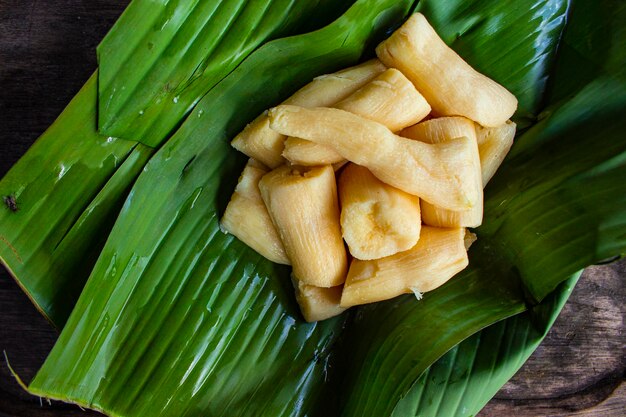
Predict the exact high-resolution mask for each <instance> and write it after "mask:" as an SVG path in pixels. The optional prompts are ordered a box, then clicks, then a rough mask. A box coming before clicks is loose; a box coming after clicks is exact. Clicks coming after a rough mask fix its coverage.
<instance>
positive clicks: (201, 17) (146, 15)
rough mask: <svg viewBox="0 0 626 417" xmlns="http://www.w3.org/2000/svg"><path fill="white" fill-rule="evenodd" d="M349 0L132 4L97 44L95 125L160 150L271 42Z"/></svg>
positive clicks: (319, 20)
mask: <svg viewBox="0 0 626 417" xmlns="http://www.w3.org/2000/svg"><path fill="white" fill-rule="evenodd" d="M350 3H351V2H350V1H341V2H337V1H332V0H222V1H215V0H191V1H190V0H158V1H154V0H134V1H133V2H131V3H130V5H129V6H128V8H127V9H126V10H125V11H124V13H123V14H122V16H121V17H120V19H119V20H118V21H117V23H116V24H115V26H113V28H112V29H111V31H110V32H109V34H108V35H107V36H106V37H105V38H104V39H103V40H102V43H101V44H100V45H99V46H98V64H99V78H98V82H99V87H98V105H99V108H98V127H99V130H100V132H101V133H102V134H103V135H107V136H116V137H121V138H126V139H133V140H139V141H141V142H143V143H145V144H147V145H149V146H152V147H155V146H158V145H159V144H161V143H162V142H163V140H165V139H166V138H167V137H168V136H169V135H170V133H171V132H172V131H173V130H174V129H175V128H176V127H177V126H179V125H180V123H181V121H182V120H183V119H184V118H185V116H186V115H187V114H188V113H189V112H190V111H191V109H192V108H193V107H194V106H195V104H196V103H197V102H198V100H200V99H201V98H202V96H204V95H205V94H206V93H207V91H209V90H210V89H211V88H212V87H213V86H214V85H215V84H217V83H218V82H219V81H220V80H221V79H222V78H224V77H225V76H226V75H227V74H228V73H229V72H231V71H232V70H233V69H234V68H235V67H236V66H237V65H238V64H239V63H240V62H241V61H242V60H243V59H244V58H245V57H246V56H248V55H249V54H250V53H251V52H252V51H253V50H254V49H256V48H257V47H258V46H259V45H261V44H262V43H263V42H266V41H267V40H268V39H272V38H276V37H279V36H285V35H288V34H290V33H293V32H294V30H296V29H297V31H298V33H304V32H306V31H308V30H311V29H313V28H315V27H318V28H319V27H322V26H323V25H324V24H326V23H329V22H330V21H332V19H333V18H335V17H337V16H339V15H340V14H341V12H343V11H344V10H345V9H346V8H347V6H349V4H350Z"/></svg>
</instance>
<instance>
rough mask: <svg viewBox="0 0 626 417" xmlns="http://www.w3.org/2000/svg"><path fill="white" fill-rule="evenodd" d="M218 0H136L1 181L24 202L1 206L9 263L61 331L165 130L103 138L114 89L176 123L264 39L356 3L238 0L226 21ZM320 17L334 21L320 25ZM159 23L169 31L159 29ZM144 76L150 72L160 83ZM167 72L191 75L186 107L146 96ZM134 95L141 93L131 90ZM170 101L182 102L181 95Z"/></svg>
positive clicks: (227, 9)
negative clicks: (102, 122)
mask: <svg viewBox="0 0 626 417" xmlns="http://www.w3.org/2000/svg"><path fill="white" fill-rule="evenodd" d="M218 3H220V2H214V1H200V2H198V1H195V2H188V1H182V2H181V1H159V2H158V3H157V4H155V2H154V1H144V0H135V1H133V2H132V3H131V4H130V5H129V7H128V8H127V10H126V11H125V12H124V14H123V16H122V17H121V19H120V20H119V21H118V22H117V24H116V25H115V26H114V28H113V29H112V30H111V32H110V33H109V34H108V35H107V37H106V38H105V40H104V41H103V42H102V44H101V45H100V47H99V56H100V61H101V68H100V70H99V71H98V72H97V74H94V75H93V76H92V77H91V78H90V79H89V81H88V82H87V83H86V84H85V86H84V87H83V88H82V89H81V91H80V92H79V93H78V95H77V96H76V97H75V98H74V99H73V100H72V102H71V103H70V104H69V105H68V107H67V108H66V109H65V110H64V111H63V113H62V114H61V115H60V116H59V118H58V119H57V120H56V121H55V122H54V124H53V125H52V126H51V127H50V128H49V129H48V130H47V131H46V132H45V133H44V134H43V135H42V136H41V137H40V138H39V139H38V140H37V142H36V143H35V145H34V146H33V147H32V148H31V149H30V150H29V151H28V152H27V153H26V155H24V156H23V157H22V158H21V159H20V161H19V162H18V163H17V164H16V165H15V166H14V167H12V169H11V170H10V171H9V172H8V173H7V175H6V176H5V177H4V178H3V179H2V181H0V197H6V198H11V199H14V200H15V201H16V204H17V207H18V210H17V211H13V210H9V209H7V208H4V209H2V210H0V261H1V262H2V263H3V264H4V265H5V267H6V268H7V269H8V270H9V272H10V273H11V274H12V275H13V276H14V277H15V279H16V281H17V283H18V284H19V285H20V286H21V287H22V289H23V290H24V291H25V293H26V294H27V295H28V297H29V298H30V299H31V300H32V301H33V303H34V304H35V306H36V307H37V308H38V309H39V310H40V311H41V312H42V314H44V316H46V317H47V318H48V320H50V321H51V322H52V324H53V325H55V326H56V327H57V328H62V327H63V325H64V324H65V322H66V320H67V318H68V317H69V314H70V312H71V311H72V308H73V307H74V305H75V304H76V300H77V299H78V296H79V295H80V292H81V290H82V289H83V287H84V284H85V281H86V280H87V277H88V276H89V273H90V272H91V270H92V269H93V266H94V264H95V261H96V259H97V258H98V255H99V254H100V251H101V250H102V247H103V245H104V242H105V240H106V238H107V236H108V233H109V231H110V230H111V227H112V225H113V223H114V221H115V219H116V217H117V215H118V213H119V210H120V208H121V206H122V204H123V202H124V200H125V198H126V196H127V194H128V192H129V190H130V188H131V186H132V184H133V182H134V180H135V179H136V177H137V176H138V175H139V173H140V172H141V169H142V168H143V167H144V165H145V164H146V162H147V161H148V159H149V158H150V156H151V155H152V154H153V153H154V149H152V148H150V147H148V146H146V145H143V144H142V143H139V142H143V143H150V144H153V145H156V144H159V143H160V142H161V141H162V139H163V138H164V136H160V137H158V138H157V136H155V135H154V134H155V130H154V128H150V130H149V131H142V132H141V134H139V133H137V136H130V137H129V139H133V140H132V141H131V140H123V139H118V138H116V137H115V135H100V134H98V132H97V130H96V128H97V121H98V116H102V114H103V111H106V109H107V108H108V107H106V106H105V105H104V104H103V102H102V101H101V98H102V94H103V91H105V93H106V94H109V95H112V97H113V99H114V100H113V101H112V102H111V103H113V104H111V105H114V104H115V103H118V104H119V103H121V101H122V100H123V101H124V103H126V104H128V105H130V106H132V105H134V104H137V105H141V106H142V108H145V114H144V115H143V116H142V117H145V119H142V120H144V121H145V120H148V119H149V118H150V117H153V115H152V114H153V113H152V112H153V110H152V109H153V108H152V107H150V106H148V104H149V103H153V104H154V106H155V107H154V109H156V108H159V109H161V110H163V109H166V114H165V115H163V114H161V113H158V116H154V117H155V118H156V119H155V120H158V121H167V123H170V125H171V126H170V128H171V127H173V126H174V125H176V124H177V123H178V122H179V121H180V120H181V118H182V117H183V116H184V113H185V112H186V111H188V107H189V106H191V105H192V104H193V103H195V102H196V101H197V99H198V98H199V97H200V96H198V97H196V98H193V100H192V98H191V97H192V96H193V94H204V93H205V92H206V91H208V89H209V88H210V87H212V86H213V85H214V84H216V83H217V81H219V79H220V77H223V76H225V75H226V74H227V73H228V72H229V71H230V70H231V69H232V68H233V66H234V65H236V63H238V62H239V61H241V59H243V58H244V57H245V56H246V55H247V54H249V53H250V51H251V50H252V49H254V48H255V47H256V46H257V45H258V44H259V43H260V42H262V41H263V40H265V39H266V38H268V37H272V36H276V35H277V34H279V33H284V32H289V31H294V30H296V28H297V29H298V30H301V31H304V30H306V28H307V27H310V26H311V25H321V22H323V21H324V19H328V18H329V17H331V16H333V15H334V14H336V13H338V11H341V10H343V9H344V8H345V7H346V6H345V4H343V3H341V4H339V3H336V2H331V1H329V0H323V1H318V0H306V1H298V2H297V4H296V2H294V1H284V0H280V1H278V0H277V1H274V2H258V1H252V2H247V3H246V2H244V3H246V4H240V3H242V2H235V1H230V2H221V5H220V6H219V11H218V12H216V13H215V14H210V13H208V14H207V13H206V12H207V7H212V6H211V4H212V5H214V6H216V5H217V4H218ZM235 6H236V7H235ZM261 6H262V7H261ZM266 6H267V7H266ZM318 14H323V15H324V16H322V17H321V18H319V19H318V18H317V17H318V16H317V15H318ZM231 15H232V16H236V17H237V19H236V20H235V21H233V25H232V26H231V27H230V29H231V30H228V31H227V32H226V33H224V37H223V39H222V38H220V37H216V36H215V33H214V32H215V31H218V32H219V31H224V30H225V29H227V28H226V26H225V25H224V21H223V19H225V18H227V17H228V16H231ZM168 16H169V18H168ZM232 16H231V17H232ZM311 17H315V19H310V18H311ZM155 19H156V20H155ZM159 19H161V21H160V22H161V23H160V25H165V26H164V28H163V29H162V30H161V29H159V28H160V27H161V26H159V28H156V29H155V28H154V27H153V24H156V22H157V21H159ZM168 19H169V20H168ZM229 19H230V18H229ZM231 20H232V19H231ZM166 21H167V24H166ZM200 21H201V22H202V25H200V26H198V24H199V23H200ZM138 22H139V23H138ZM254 22H256V26H254V25H252V23H254ZM246 25H252V26H250V27H248V26H246ZM242 27H245V28H246V29H245V30H243V29H242ZM157 29H158V30H157ZM139 30H141V31H140V32H138V31H139ZM194 31H196V32H197V33H196V32H194ZM194 33H196V34H197V35H198V36H195V35H194ZM189 36H194V39H195V42H193V43H192V44H191V45H188V48H183V46H184V45H182V44H181V42H186V41H187V40H189V39H190V38H189ZM131 40H132V41H131ZM133 42H138V43H133ZM142 42H143V43H142ZM149 45H153V46H149ZM209 46H211V48H209ZM206 48H209V49H206ZM156 51H159V54H156ZM208 51H210V53H209V52H208ZM145 54H148V56H146V55H145ZM172 54H173V55H172ZM192 56H193V57H195V58H194V59H196V60H202V65H204V67H202V68H203V69H202V72H201V74H200V73H199V72H197V71H199V70H200V66H198V67H197V68H196V67H195V66H193V67H189V65H190V64H193V63H194V62H196V61H193V60H192V59H191V57H192ZM225 56H228V57H229V58H228V59H226V58H225ZM180 60H183V61H184V65H183V64H180V62H179V61H180ZM196 64H197V65H200V61H198V62H196ZM196 64H194V65H196ZM143 70H145V71H143ZM146 71H147V72H146ZM194 71H196V72H194ZM200 75H201V76H200ZM143 77H150V78H149V80H150V81H149V83H150V84H149V85H148V84H145V82H148V78H145V79H144V78H143ZM155 77H156V78H155ZM158 77H165V78H164V79H165V80H166V81H163V84H167V85H169V86H172V88H173V87H175V86H177V85H178V84H175V80H178V81H177V82H181V83H182V82H183V81H181V80H183V79H186V80H187V81H186V82H187V83H188V85H187V86H186V87H184V86H182V84H181V86H180V88H182V89H184V90H185V92H184V94H183V93H181V97H180V101H178V100H177V101H178V103H179V104H180V106H179V107H177V108H176V109H180V108H182V107H185V109H186V110H184V111H183V112H180V111H177V110H176V109H174V110H171V109H169V107H168V106H169V104H165V103H164V102H162V101H161V102H160V103H161V104H158V103H157V101H159V100H161V99H163V97H162V96H161V95H159V94H160V93H159V92H158V91H157V92H156V93H155V92H154V91H152V90H150V91H147V90H146V89H148V90H149V89H150V88H149V87H150V86H152V87H154V86H155V85H157V83H158V82H160V81H158V80H157V78H158ZM168 77H169V78H168ZM185 77H186V78H185ZM158 79H159V80H160V78H158ZM192 79H193V81H192ZM144 81H145V82H144ZM169 88H170V87H168V89H169ZM176 88H178V87H176ZM175 90H176V89H175V88H173V89H172V91H169V92H168V94H169V93H170V92H175ZM116 91H117V93H116ZM131 91H133V93H132V96H129V95H127V94H126V93H130V92H131ZM176 91H177V90H176ZM153 93H154V94H157V93H159V94H157V95H156V96H155V95H154V94H153ZM98 94H99V95H98ZM176 94H178V93H176ZM129 97H132V99H131V100H130V101H129V102H128V103H127V102H126V100H127V99H128V98H129ZM174 97H176V96H174ZM118 99H119V100H118ZM142 100H143V101H142ZM145 100H148V101H145ZM167 101H168V103H170V104H172V97H170V96H168V97H167ZM192 102H193V103H192ZM146 103H148V104H146ZM126 104H124V106H126ZM98 105H99V107H98ZM107 105H108V104H107ZM115 105H117V104H115ZM120 105H121V104H120ZM103 106H104V107H103ZM112 108H113V107H111V109H112ZM115 108H116V109H118V107H115ZM124 108H125V109H128V107H124ZM103 109H104V110H103ZM161 110H159V111H161ZM142 111H143V110H142ZM138 112H139V110H137V113H136V114H138ZM176 118H178V119H176ZM142 126H143V125H142ZM168 131H169V130H168ZM148 132H149V133H148ZM162 133H163V132H162ZM163 134H164V133H163ZM157 139H158V140H157Z"/></svg>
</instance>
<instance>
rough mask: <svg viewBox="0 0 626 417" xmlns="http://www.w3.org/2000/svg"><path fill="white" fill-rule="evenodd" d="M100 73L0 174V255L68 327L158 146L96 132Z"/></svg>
mask: <svg viewBox="0 0 626 417" xmlns="http://www.w3.org/2000/svg"><path fill="white" fill-rule="evenodd" d="M96 99H97V75H96V74H94V75H92V76H91V78H90V79H89V80H88V81H87V83H86V84H85V86H84V87H83V88H82V89H81V91H80V92H79V93H78V94H77V95H76V97H74V99H73V100H72V101H71V102H70V104H69V105H68V106H67V108H66V109H65V110H64V111H63V113H62V114H61V115H60V116H59V118H58V119H57V120H56V121H55V122H54V123H53V124H52V126H50V128H48V130H47V131H46V132H45V133H44V134H43V135H42V136H41V137H40V138H39V139H38V140H37V142H35V144H34V145H33V146H32V147H31V148H30V149H29V151H28V152H27V153H26V155H24V156H23V157H22V158H21V159H20V161H19V162H18V163H17V164H16V165H14V166H13V167H12V168H11V169H10V170H9V172H8V173H7V174H6V176H5V177H4V178H3V179H2V181H0V196H3V197H6V196H10V197H12V198H13V199H14V200H15V203H16V206H17V207H16V210H10V209H8V208H7V207H3V208H2V210H0V261H1V262H2V264H4V266H5V267H6V268H7V270H8V271H9V273H10V274H12V275H13V276H14V277H15V279H16V281H17V283H18V284H19V285H20V286H21V287H22V289H23V290H24V292H25V293H26V294H27V295H28V296H29V297H30V298H31V300H32V301H33V303H34V304H35V306H36V307H37V308H38V309H39V310H40V311H41V312H42V314H43V315H44V316H45V317H46V318H48V320H50V321H51V322H52V323H53V324H54V325H56V326H57V327H62V326H63V324H64V323H65V321H66V320H67V318H68V317H69V315H70V312H71V311H72V309H73V308H74V305H75V304H76V300H77V299H78V296H79V295H80V292H81V290H82V288H83V285H84V283H85V281H86V280H87V277H88V276H89V273H90V272H91V269H92V268H93V265H94V263H95V261H96V259H97V257H98V255H99V253H100V250H101V249H102V247H103V246H104V241H105V239H106V236H107V235H108V231H109V230H110V229H111V227H112V226H113V223H114V222H115V218H116V216H117V213H118V212H119V209H120V208H121V207H122V204H123V203H124V200H125V198H126V195H127V194H128V191H129V190H130V187H131V185H132V183H133V181H134V180H135V178H136V177H137V176H138V175H139V172H140V171H141V169H142V168H143V165H144V164H145V163H146V162H147V160H148V158H149V157H150V155H151V154H152V152H153V151H152V150H151V149H150V148H148V147H146V146H144V145H142V144H139V143H137V142H133V141H127V140H123V139H117V138H113V137H108V138H107V137H103V136H100V135H98V133H97V132H96Z"/></svg>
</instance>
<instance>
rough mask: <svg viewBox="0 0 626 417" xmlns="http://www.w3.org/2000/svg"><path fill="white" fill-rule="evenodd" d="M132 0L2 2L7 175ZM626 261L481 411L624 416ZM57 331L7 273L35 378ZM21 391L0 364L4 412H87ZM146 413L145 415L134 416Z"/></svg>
mask: <svg viewBox="0 0 626 417" xmlns="http://www.w3.org/2000/svg"><path fill="white" fill-rule="evenodd" d="M127 3H128V0H48V1H37V0H0V175H4V174H5V173H6V171H8V169H9V168H10V166H11V165H12V164H14V163H15V162H16V161H17V159H18V158H19V157H20V156H21V155H22V154H23V153H24V152H25V151H26V150H27V149H28V147H29V146H30V145H31V144H32V143H33V142H34V140H35V139H36V138H37V137H38V136H39V135H40V134H41V133H42V132H43V131H44V130H45V129H46V127H48V126H49V125H50V124H51V123H52V121H53V120H54V119H55V118H56V116H57V115H58V114H59V113H60V112H61V110H62V109H63V108H64V107H65V105H66V104H67V103H68V102H69V100H70V99H71V97H72V96H73V95H74V94H75V93H76V92H77V91H78V89H79V88H80V86H81V85H82V84H83V83H84V82H85V81H86V80H87V78H88V77H89V76H90V75H91V73H92V72H93V71H94V69H95V68H96V59H95V47H96V45H97V43H98V42H99V41H100V39H101V38H102V37H103V36H104V34H105V33H106V31H107V30H108V29H109V28H110V26H111V25H112V24H113V22H114V21H115V19H116V18H117V17H118V16H119V14H120V13H121V12H122V10H123V8H124V7H125V5H126V4H127ZM625 278H626V261H622V262H619V263H615V264H611V265H608V266H597V267H592V268H589V269H588V270H587V271H586V273H585V275H584V277H583V278H582V279H581V282H580V283H579V285H578V286H577V288H576V289H575V291H574V294H573V295H572V298H571V300H570V302H569V303H568V304H567V306H566V308H565V309H564V311H563V313H562V315H561V316H560V317H559V319H558V320H557V323H556V325H555V327H554V328H553V330H552V331H551V332H550V334H549V336H548V337H547V339H546V341H545V342H544V343H543V344H542V346H541V347H540V348H539V349H538V350H537V352H536V353H535V355H533V357H532V358H531V359H530V360H529V361H528V362H527V364H526V365H525V366H524V367H523V368H522V370H521V371H520V372H519V373H518V375H516V376H515V378H513V379H512V380H511V381H510V382H509V383H508V384H507V385H506V386H505V387H504V388H503V389H502V390H501V391H500V392H499V393H498V394H497V395H496V397H495V398H494V399H493V400H492V401H491V402H490V403H489V404H488V405H487V407H485V409H484V410H483V411H482V412H481V413H480V417H496V416H497V417H502V416H509V415H516V417H531V416H532V417H544V416H545V417H547V416H551V417H560V416H584V417H618V416H619V417H622V416H623V415H625V413H624V410H626V384H625V383H624V378H625V372H626V363H625V362H626V340H625V339H626V334H625V332H624V328H625V325H624V321H625V317H626V309H625V307H624V301H625V300H626V288H625V287H626V279H625ZM56 337H57V334H56V332H55V331H54V330H53V329H52V328H51V326H50V325H49V324H48V323H47V322H46V321H45V320H44V319H43V318H42V317H41V316H40V315H39V314H38V313H37V312H36V311H35V309H34V308H33V307H32V306H31V304H30V301H28V299H27V298H26V296H25V295H24V294H23V293H22V292H21V290H20V289H19V288H18V286H17V285H16V284H15V283H14V282H13V281H12V279H11V278H10V277H9V276H8V274H7V273H6V271H4V270H0V350H3V351H5V352H6V354H7V357H8V358H9V360H10V363H11V365H12V366H13V368H14V369H15V370H16V371H17V373H18V374H19V375H20V376H22V377H23V378H24V379H25V380H26V381H29V380H30V379H31V378H32V377H33V376H34V375H35V372H36V370H37V369H38V367H39V366H40V365H41V363H43V361H44V359H45V357H46V354H47V353H48V351H49V350H50V349H51V348H52V346H53V344H54V341H55V340H56ZM98 415H100V414H98V413H95V412H91V411H81V410H80V409H79V408H78V407H76V406H73V405H68V404H63V403H60V402H53V403H50V404H49V403H47V402H46V401H40V400H39V398H37V397H33V396H30V395H28V394H27V393H26V392H24V391H23V390H22V389H21V388H20V387H19V385H18V384H17V383H16V381H15V380H14V379H13V377H12V376H11V374H10V372H9V370H8V368H7V366H6V363H5V362H4V360H3V359H2V360H1V363H0V417H61V416H64V417H78V416H80V417H89V416H98ZM137 417H143V416H137Z"/></svg>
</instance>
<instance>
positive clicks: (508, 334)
mask: <svg viewBox="0 0 626 417" xmlns="http://www.w3.org/2000/svg"><path fill="white" fill-rule="evenodd" d="M579 277H580V274H575V275H574V276H573V277H572V278H570V279H568V280H567V281H565V282H563V283H562V284H561V285H560V286H559V288H558V289H557V290H556V291H554V292H553V293H551V294H550V295H549V296H548V297H547V298H546V299H545V300H544V301H542V302H541V303H540V304H538V305H536V306H533V307H531V308H530V309H529V310H528V311H526V312H524V313H522V314H518V315H516V316H513V317H511V318H509V319H506V320H502V321H500V322H498V323H496V324H494V325H492V326H489V327H487V328H486V329H484V330H482V331H480V332H478V333H476V334H474V335H473V336H471V337H469V338H467V339H465V340H464V341H463V342H461V343H459V344H458V345H456V346H455V347H454V348H452V349H451V350H450V351H448V353H446V354H445V355H444V356H442V357H441V358H440V359H439V360H437V362H435V363H434V364H433V365H432V366H431V367H430V368H428V369H427V370H426V371H425V372H424V373H422V375H421V376H420V377H419V379H418V380H417V382H416V383H415V385H414V386H413V388H412V389H411V390H410V391H409V392H408V394H407V395H406V396H405V397H403V398H402V399H401V400H400V401H398V403H397V405H396V407H395V409H394V411H393V414H392V416H393V417H403V416H422V417H426V416H427V417H434V416H441V417H444V416H446V417H450V416H459V417H470V416H475V415H476V414H478V412H479V411H480V410H481V409H482V408H483V407H484V406H485V404H487V402H488V401H489V400H490V399H491V398H492V397H493V396H494V395H495V394H496V392H497V391H498V390H499V389H500V388H501V387H502V386H503V385H504V384H505V383H506V382H507V381H508V380H509V379H510V378H511V377H512V376H513V375H515V373H516V372H517V371H518V370H519V369H520V368H521V367H522V365H523V364H524V362H526V360H527V359H528V358H529V357H530V355H531V354H532V353H533V352H534V350H535V349H536V348H537V347H538V346H539V344H540V343H541V342H542V340H543V339H544V338H545V336H546V335H547V333H548V331H549V330H550V328H551V327H552V324H553V323H554V321H555V320H556V318H557V316H558V315H559V313H560V311H561V309H562V308H563V306H564V305H565V302H566V301H567V299H568V298H569V296H570V294H571V292H572V290H573V288H574V285H575V284H576V282H577V281H578V279H579Z"/></svg>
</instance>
